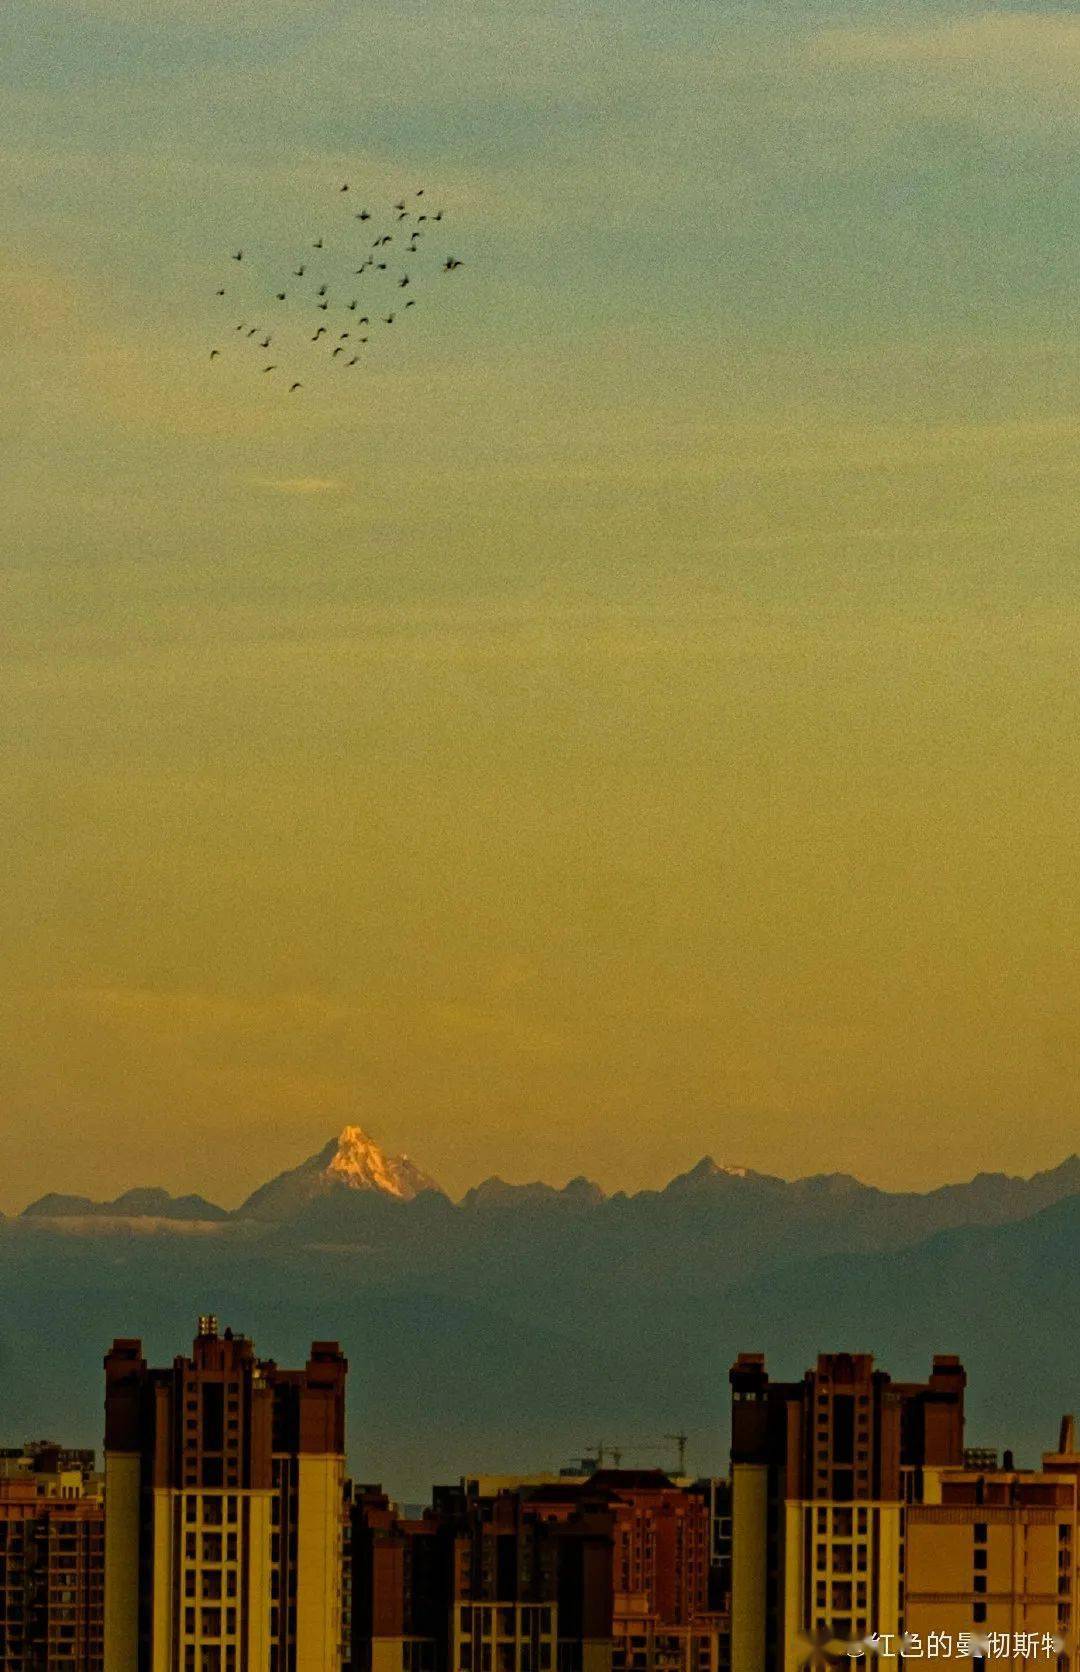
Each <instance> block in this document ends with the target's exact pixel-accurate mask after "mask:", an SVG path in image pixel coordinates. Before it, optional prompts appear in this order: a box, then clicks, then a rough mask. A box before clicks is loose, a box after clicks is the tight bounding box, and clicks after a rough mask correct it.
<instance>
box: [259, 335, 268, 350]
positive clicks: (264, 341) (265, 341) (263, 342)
mask: <svg viewBox="0 0 1080 1672" xmlns="http://www.w3.org/2000/svg"><path fill="white" fill-rule="evenodd" d="M260 346H261V347H262V348H269V347H270V338H269V337H264V338H263V340H262V343H261V345H260Z"/></svg>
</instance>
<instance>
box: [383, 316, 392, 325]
mask: <svg viewBox="0 0 1080 1672" xmlns="http://www.w3.org/2000/svg"><path fill="white" fill-rule="evenodd" d="M393 323H394V316H393V314H387V315H386V317H385V318H384V320H383V324H384V325H393Z"/></svg>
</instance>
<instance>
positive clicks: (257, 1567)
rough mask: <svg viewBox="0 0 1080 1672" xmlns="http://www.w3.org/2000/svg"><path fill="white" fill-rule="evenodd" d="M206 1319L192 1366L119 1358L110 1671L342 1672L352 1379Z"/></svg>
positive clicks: (334, 1365) (108, 1399)
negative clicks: (273, 1353)
mask: <svg viewBox="0 0 1080 1672" xmlns="http://www.w3.org/2000/svg"><path fill="white" fill-rule="evenodd" d="M346 1370H347V1365H346V1362H345V1359H344V1358H343V1356H342V1354H341V1352H340V1351H339V1349H338V1346H337V1343H336V1342H332V1341H331V1342H328V1341H316V1342H314V1343H313V1344H312V1348H311V1356H310V1358H309V1359H308V1362H307V1365H306V1366H305V1368H304V1369H303V1370H281V1369H279V1368H278V1366H277V1365H276V1364H275V1363H274V1362H273V1361H272V1360H263V1359H258V1358H256V1356H255V1350H254V1348H253V1346H252V1344H251V1342H250V1341H249V1340H247V1339H246V1338H245V1337H244V1336H239V1335H233V1333H232V1331H231V1330H226V1331H225V1332H224V1334H221V1335H219V1333H218V1327H217V1320H216V1319H215V1318H213V1317H209V1316H207V1317H203V1318H200V1320H199V1332H198V1335H197V1337H196V1340H195V1344H194V1347H193V1349H192V1354H191V1357H190V1358H182V1357H179V1358H176V1359H174V1361H173V1363H172V1365H171V1366H170V1367H169V1368H168V1369H151V1368H149V1367H148V1366H147V1363H146V1360H145V1358H144V1357H143V1353H142V1344H141V1342H139V1341H137V1340H118V1341H114V1343H113V1346H112V1349H111V1351H110V1352H109V1354H108V1355H107V1357H106V1359H105V1378H106V1381H105V1480H106V1501H107V1503H108V1516H107V1520H106V1542H105V1664H106V1665H107V1667H108V1668H109V1672H340V1667H341V1659H342V1614H343V1598H342V1543H343V1493H344V1474H345V1376H346Z"/></svg>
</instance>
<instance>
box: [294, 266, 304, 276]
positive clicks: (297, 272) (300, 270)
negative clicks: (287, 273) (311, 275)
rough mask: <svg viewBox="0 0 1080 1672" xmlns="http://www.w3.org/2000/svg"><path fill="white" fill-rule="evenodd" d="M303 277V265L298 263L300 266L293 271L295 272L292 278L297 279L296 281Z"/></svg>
mask: <svg viewBox="0 0 1080 1672" xmlns="http://www.w3.org/2000/svg"><path fill="white" fill-rule="evenodd" d="M303 276H304V263H303V262H301V263H300V265H299V267H297V268H296V269H295V271H294V274H293V277H294V278H297V279H302V278H303Z"/></svg>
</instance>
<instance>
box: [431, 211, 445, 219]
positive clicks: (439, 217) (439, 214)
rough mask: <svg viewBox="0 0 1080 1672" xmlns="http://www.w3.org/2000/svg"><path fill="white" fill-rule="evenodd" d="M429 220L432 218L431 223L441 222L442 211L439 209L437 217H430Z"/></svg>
mask: <svg viewBox="0 0 1080 1672" xmlns="http://www.w3.org/2000/svg"><path fill="white" fill-rule="evenodd" d="M431 218H432V220H433V221H441V220H442V210H441V209H440V210H439V213H438V214H437V215H432V217H431Z"/></svg>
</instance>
